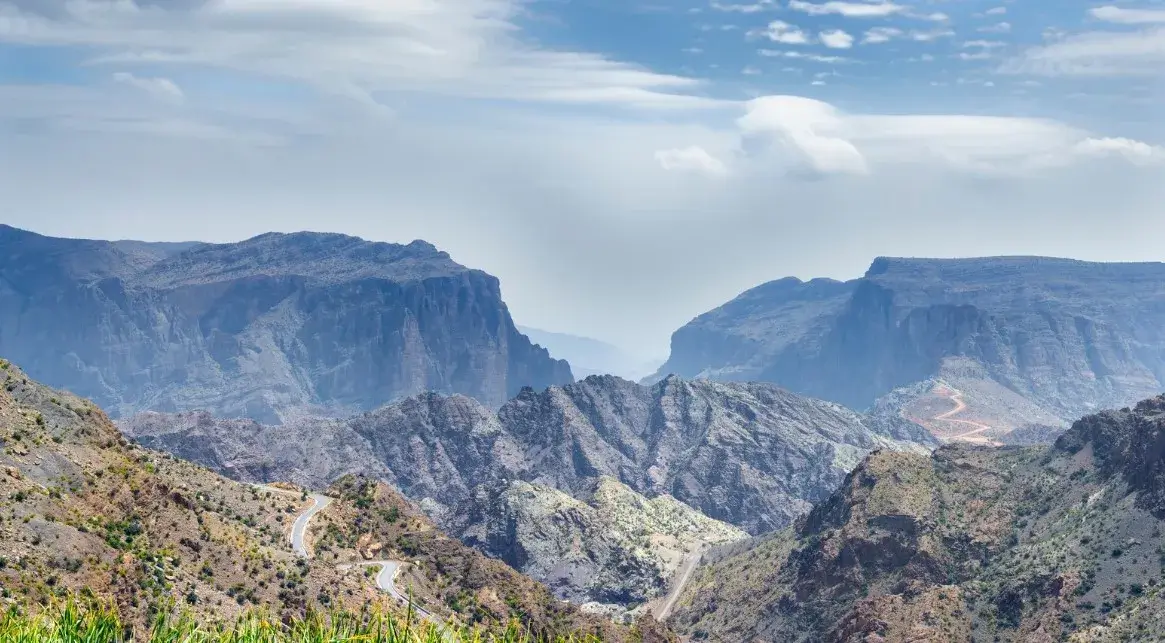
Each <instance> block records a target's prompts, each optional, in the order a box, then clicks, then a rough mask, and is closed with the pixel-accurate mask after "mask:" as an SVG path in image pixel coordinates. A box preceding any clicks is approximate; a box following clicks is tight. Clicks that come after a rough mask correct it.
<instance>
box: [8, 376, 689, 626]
mask: <svg viewBox="0 0 1165 643" xmlns="http://www.w3.org/2000/svg"><path fill="white" fill-rule="evenodd" d="M0 444H2V445H3V447H4V448H3V450H2V451H0V498H2V499H3V500H2V502H3V506H4V517H3V520H0V542H2V543H3V547H2V548H0V587H3V594H4V604H5V606H4V610H5V612H7V611H9V610H10V609H11V610H17V609H19V611H22V612H32V613H36V612H37V611H39V609H38V608H39V607H41V606H44V605H51V604H53V603H54V602H56V601H60V600H62V599H63V598H65V597H67V596H68V597H76V598H78V599H82V597H84V598H83V599H82V600H81V601H80V602H81V603H82V604H85V603H87V602H88V600H89V599H90V598H91V599H94V600H96V601H98V602H100V604H101V605H103V606H104V605H109V606H111V607H113V608H114V609H116V610H117V611H118V612H119V614H120V616H121V618H122V620H123V621H124V622H125V623H126V624H128V625H130V626H132V627H134V628H136V632H137V637H135V638H134V639H133V640H145V639H146V638H148V637H146V636H144V634H145V633H146V632H148V628H149V627H150V626H151V625H152V621H153V619H154V618H155V617H156V616H157V614H158V610H163V611H165V610H169V609H171V608H175V607H176V606H180V608H181V610H183V611H184V612H185V613H188V614H190V615H191V616H193V617H194V618H195V620H196V621H197V622H199V623H200V624H202V623H212V622H216V621H221V622H228V623H229V622H232V621H233V620H234V619H235V618H236V617H237V616H239V615H240V614H242V613H244V612H245V611H247V610H251V609H256V608H257V609H260V610H262V611H263V613H264V614H265V615H266V616H265V618H266V617H272V618H274V619H283V618H287V617H299V618H302V617H304V616H305V615H306V614H307V613H308V612H309V611H318V610H320V609H327V608H333V609H344V610H347V611H349V612H351V613H361V611H362V610H369V609H375V610H400V609H401V608H400V606H399V605H398V604H397V602H396V601H395V600H394V599H393V598H391V597H390V596H389V595H388V594H387V593H383V592H378V591H376V585H375V584H374V580H373V578H371V577H370V575H369V574H367V573H366V571H370V568H365V567H353V566H351V563H359V562H362V561H365V560H368V559H372V558H373V556H375V559H376V560H392V561H399V562H400V568H399V571H398V572H397V580H396V582H397V583H399V585H400V586H401V587H409V588H410V590H411V593H410V594H411V596H412V597H413V599H414V600H416V601H417V603H418V604H420V605H421V606H423V607H424V608H427V609H428V610H429V611H431V612H432V613H434V614H435V615H436V616H437V617H438V618H440V619H456V620H457V621H459V622H460V623H464V624H467V625H468V624H473V623H479V624H482V625H484V626H486V627H491V626H492V627H495V628H496V627H497V624H498V623H507V622H509V621H510V619H520V621H521V624H522V626H523V628H524V629H525V628H528V629H529V630H530V631H531V632H533V633H542V634H560V635H564V636H565V635H572V634H581V633H598V634H600V635H601V638H602V640H604V641H632V640H634V641H654V642H656V643H661V642H662V641H664V640H668V638H667V637H666V636H665V637H648V636H640V635H639V634H633V633H632V632H631V631H629V629H628V628H625V627H621V626H618V625H615V624H613V623H611V622H610V621H609V620H607V619H601V618H596V617H594V616H591V615H587V614H584V613H582V612H581V611H580V610H579V609H577V608H575V607H574V606H571V605H567V604H564V603H562V602H561V601H559V600H558V599H556V598H555V597H554V596H553V595H552V594H551V593H550V592H549V591H548V590H547V588H546V587H544V586H542V585H540V584H538V583H537V582H535V581H532V580H530V579H529V578H526V577H524V576H522V575H521V574H518V573H517V572H515V571H514V570H513V569H511V568H510V567H509V566H507V565H505V564H502V563H501V562H498V561H496V560H490V559H488V558H486V557H485V556H483V555H481V554H480V553H478V552H477V551H475V550H473V549H471V548H469V547H466V546H465V545H463V544H461V543H460V542H459V541H457V540H455V539H452V538H449V537H448V536H446V535H444V534H442V533H441V532H440V531H438V530H437V529H436V527H435V526H434V525H433V523H432V522H430V521H429V519H428V518H426V517H425V516H424V515H423V514H422V513H421V512H420V511H418V510H417V509H416V508H415V507H414V506H412V505H411V504H410V503H408V502H407V501H406V500H405V499H404V498H402V497H401V496H400V494H399V493H398V492H396V491H394V490H393V489H391V488H389V487H388V486H387V485H384V484H381V483H376V482H373V481H370V480H366V479H358V478H355V477H353V476H347V477H344V478H342V479H340V480H338V481H337V482H336V484H335V485H332V486H331V487H330V488H328V489H326V490H325V489H322V488H321V489H319V490H318V491H321V492H324V493H327V494H328V495H329V496H331V497H332V498H333V499H334V501H333V502H331V503H330V504H329V505H327V507H326V508H325V509H323V510H322V511H320V512H319V513H317V514H316V515H315V517H314V518H312V519H311V521H310V523H308V525H307V527H306V529H305V531H304V537H305V541H306V542H307V543H308V544H309V547H310V549H311V551H312V556H310V557H308V558H301V557H300V556H297V555H296V553H295V552H294V551H293V550H292V547H291V546H290V543H289V535H290V534H291V529H292V523H293V522H295V520H296V516H299V515H304V513H305V511H306V510H307V509H308V508H309V507H310V506H312V504H313V501H309V500H308V497H307V493H306V491H305V490H304V491H302V492H301V490H299V489H295V488H294V487H289V486H288V485H282V487H283V488H284V489H286V490H287V491H289V492H290V493H284V492H279V491H273V490H271V489H259V488H256V487H254V486H252V485H249V484H240V483H238V482H235V481H232V480H229V479H226V478H223V477H222V476H220V475H218V474H215V473H212V472H211V471H208V470H206V469H204V468H202V467H198V466H195V465H193V464H191V463H189V462H185V461H182V460H179V459H176V458H174V457H173V456H170V455H167V454H163V453H158V452H156V451H151V450H148V449H144V448H141V447H140V446H138V445H136V444H132V443H129V442H127V441H126V440H125V439H124V438H123V437H122V436H121V435H120V434H119V433H118V431H117V429H116V427H114V425H113V424H112V423H111V422H110V421H109V419H108V418H107V417H106V415H105V414H104V413H103V412H102V411H101V410H100V409H99V408H97V407H96V406H94V405H93V404H92V403H91V402H89V401H87V400H82V399H80V398H77V397H75V396H73V395H71V394H69V393H66V392H61V391H56V390H53V389H50V388H48V387H45V386H43V385H41V384H39V383H37V382H36V381H34V380H32V379H29V378H28V376H27V375H26V374H25V373H24V372H22V371H21V370H20V369H18V368H17V366H16V365H14V364H10V363H9V362H7V361H6V360H3V359H0ZM346 564H347V565H346ZM645 626H647V627H648V628H649V629H650V626H651V623H650V622H648V623H645ZM656 627H658V626H656ZM11 636H12V633H11V632H10V631H7V630H4V628H3V627H2V626H0V639H2V640H5V641H10V640H13V639H12V638H11ZM61 637H63V638H61ZM29 640H31V639H29ZM52 640H71V639H69V637H68V636H67V635H63V634H62V635H60V637H57V638H54V639H52ZM90 640H102V641H113V640H121V632H111V633H109V635H108V638H101V639H90Z"/></svg>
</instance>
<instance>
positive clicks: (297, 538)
mask: <svg viewBox="0 0 1165 643" xmlns="http://www.w3.org/2000/svg"><path fill="white" fill-rule="evenodd" d="M255 486H256V487H258V488H259V489H262V490H263V491H270V492H272V493H282V494H285V495H289V496H301V497H302V496H303V494H302V493H301V492H298V491H290V490H288V489H280V488H279V487H271V486H268V485H263V484H261V485H255ZM308 498H310V499H311V506H310V507H308V508H307V511H305V512H303V513H301V514H299V516H298V517H297V518H296V519H295V524H293V525H292V526H291V549H292V550H293V551H294V552H295V553H296V555H298V556H302V557H304V558H311V552H309V551H308V550H307V546H306V545H304V543H303V536H304V534H305V533H307V526H308V523H310V522H311V519H312V518H314V517H315V515H316V514H318V513H319V512H321V511H323V510H324V509H325V508H326V507H327V506H328V505H330V504H332V498H329V497H327V496H324V495H320V494H318V493H313V494H311V495H309V496H308Z"/></svg>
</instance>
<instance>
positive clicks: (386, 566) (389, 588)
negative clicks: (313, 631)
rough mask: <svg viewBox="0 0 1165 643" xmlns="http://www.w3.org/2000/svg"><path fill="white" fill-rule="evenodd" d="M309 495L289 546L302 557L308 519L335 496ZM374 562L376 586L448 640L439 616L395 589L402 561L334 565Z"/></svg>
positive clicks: (308, 554)
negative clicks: (406, 606) (439, 631)
mask: <svg viewBox="0 0 1165 643" xmlns="http://www.w3.org/2000/svg"><path fill="white" fill-rule="evenodd" d="M256 486H257V487H258V488H259V489H262V490H264V491H271V492H273V493H283V494H288V495H295V496H302V495H303V494H302V493H299V492H295V491H289V490H287V489H280V488H279V487H269V486H267V485H256ZM308 497H309V498H311V501H312V504H311V506H310V507H308V508H307V511H304V512H303V513H301V514H300V515H299V516H298V517H296V519H295V524H293V525H292V526H291V548H292V549H293V550H295V553H296V554H298V555H299V556H302V557H304V558H310V557H311V552H309V551H308V549H307V547H306V546H305V545H304V543H303V536H304V533H306V531H307V526H308V523H310V522H311V519H312V518H313V517H314V516H315V515H316V514H318V513H319V512H321V511H323V510H324V509H326V508H327V506H328V505H330V504H332V500H334V499H333V498H329V497H328V496H324V495H321V494H318V493H313V494H311V495H310V496H308ZM373 565H376V566H379V567H380V572H379V573H377V574H376V586H377V587H378V588H379V589H380V590H381V591H383V592H387V593H388V595H389V596H392V597H393V598H395V599H396V600H398V601H400V602H401V603H402V604H404V605H412V609H413V612H414V613H415V614H417V615H418V616H420V617H421V618H423V619H425V620H428V621H430V622H432V623H433V624H434V625H436V626H437V627H438V628H440V630H441V632H442V635H443V637H444V638H445V639H447V640H448V639H450V634H449V632H448V630H446V629H445V626H444V625H443V624H442V623H441V621H440V620H439V619H437V618H436V617H434V616H433V614H432V613H430V612H429V611H428V610H426V609H425V608H423V607H421V606H420V605H417V604H416V602H415V601H412V600H410V599H409V597H408V596H407V595H405V594H403V593H402V592H401V591H400V590H399V589H397V587H396V575H397V573H398V572H400V568H401V566H402V565H404V563H403V562H401V561H397V560H370V561H365V562H359V563H355V564H354V565H353V564H346V565H337V566H336V567H337V569H349V568H351V567H353V566H358V567H370V566H373Z"/></svg>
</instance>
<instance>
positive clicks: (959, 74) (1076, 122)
mask: <svg viewBox="0 0 1165 643" xmlns="http://www.w3.org/2000/svg"><path fill="white" fill-rule="evenodd" d="M0 222H2V223H8V224H11V225H15V226H18V227H23V228H27V229H31V230H35V231H37V232H41V233H44V234H51V235H59V236H71V237H91V238H111V239H123V238H133V239H144V240H203V241H219V242H221V241H234V240H240V239H243V238H247V237H249V236H253V235H255V234H259V233H262V232H266V231H270V230H279V231H295V230H319V231H331V232H343V233H348V234H353V235H358V236H362V237H364V238H367V239H374V240H378V241H392V242H402V243H407V242H408V241H411V240H413V239H418V238H420V239H425V240H427V241H430V242H431V243H434V244H436V245H437V246H438V247H440V248H442V249H443V250H446V251H448V252H449V253H450V254H451V255H452V256H453V258H454V259H456V260H457V261H459V262H461V263H463V264H465V265H468V266H471V267H474V268H480V269H483V270H486V271H488V272H490V273H492V274H494V275H496V276H498V277H499V278H500V279H501V282H502V289H503V294H504V296H505V298H506V301H507V303H508V305H509V307H510V309H511V312H512V313H513V315H514V317H515V318H516V319H517V321H518V322H519V323H522V324H525V325H528V326H533V327H538V328H544V329H548V330H553V331H559V332H566V333H573V334H578V335H586V336H590V337H596V338H599V339H602V340H605V341H608V342H611V343H614V344H616V345H619V346H621V347H623V348H624V349H626V350H628V351H629V352H631V353H633V354H636V355H639V356H643V357H648V358H651V357H662V356H665V355H666V352H667V346H668V338H669V336H670V334H671V332H672V331H673V330H675V329H676V328H678V327H679V326H681V325H682V324H684V323H686V322H687V321H688V320H689V319H691V318H692V317H694V316H696V315H698V314H700V313H702V312H704V311H706V310H709V309H711V308H714V307H715V306H717V305H719V304H721V303H723V302H725V301H727V300H729V299H731V298H732V297H733V296H735V295H736V294H738V293H739V292H741V291H743V290H745V289H747V288H750V287H752V286H755V285H758V284H760V283H763V282H765V281H769V280H772V279H776V278H780V277H784V276H788V275H793V276H799V277H802V278H811V277H815V276H828V277H835V278H854V277H857V276H860V275H861V274H862V273H863V272H864V270H865V269H866V267H867V266H868V265H869V263H870V262H871V261H872V259H873V258H874V257H876V256H880V255H891V256H939V257H943V256H948V257H949V256H978V255H997V254H1040V255H1055V256H1068V257H1075V258H1080V259H1089V260H1100V261H1126V260H1158V259H1160V258H1161V255H1162V253H1161V248H1162V245H1161V241H1160V240H1161V239H1162V238H1165V3H1163V2H1161V1H1159V0H1140V1H1129V2H1124V1H1120V2H1116V1H1114V2H1098V3H1093V2H1085V1H1082V0H1055V2H1051V1H1046V0H1038V1H1037V0H874V1H867V0H854V1H843V0H756V1H755V2H751V1H749V0H741V1H740V2H730V1H719V0H715V1H711V2H709V1H708V0H676V1H669V0H0Z"/></svg>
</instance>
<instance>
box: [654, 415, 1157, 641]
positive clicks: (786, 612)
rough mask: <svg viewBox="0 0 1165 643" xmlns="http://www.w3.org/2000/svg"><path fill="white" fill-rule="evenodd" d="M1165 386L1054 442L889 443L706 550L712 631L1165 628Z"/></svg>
mask: <svg viewBox="0 0 1165 643" xmlns="http://www.w3.org/2000/svg"><path fill="white" fill-rule="evenodd" d="M1163 520H1165V396H1162V397H1158V398H1154V399H1151V400H1148V401H1145V402H1142V403H1141V404H1139V405H1137V407H1136V408H1135V409H1131V410H1130V409H1124V410H1121V411H1111V412H1105V413H1101V414H1098V415H1093V416H1089V417H1086V418H1084V419H1082V420H1079V421H1078V422H1076V423H1075V424H1074V425H1073V427H1072V428H1071V429H1070V430H1069V431H1068V432H1067V433H1066V434H1065V435H1064V436H1062V437H1061V438H1060V439H1059V440H1058V441H1057V442H1056V444H1055V445H1054V446H1051V447H1028V448H1003V449H989V448H983V447H972V446H951V447H944V448H942V449H940V450H939V451H937V452H935V454H934V455H933V457H930V458H927V457H922V456H918V455H914V454H905V453H888V452H880V453H877V454H874V455H872V456H870V457H869V458H868V459H867V460H866V461H865V462H864V463H863V464H862V465H861V466H860V467H858V469H857V470H856V471H854V473H853V474H852V475H851V476H850V477H849V478H848V479H847V480H846V482H845V484H844V485H843V486H842V487H841V489H840V490H839V491H838V492H837V493H836V494H834V495H833V496H832V497H831V498H829V499H828V500H826V501H824V502H822V503H820V504H818V505H817V506H816V507H815V508H814V509H813V511H812V512H811V513H810V514H809V515H808V516H806V517H805V518H803V519H801V520H799V521H798V522H797V524H796V526H795V527H794V528H792V529H789V530H786V531H783V532H779V533H777V534H775V535H772V536H769V537H766V538H763V539H761V540H759V541H755V542H752V543H749V544H747V545H742V546H739V547H736V548H726V549H722V550H720V551H718V552H716V553H714V554H712V555H710V556H709V557H707V558H706V561H707V564H706V566H704V567H703V568H701V569H700V570H698V571H697V572H696V574H695V576H694V578H693V580H692V582H691V583H690V584H689V586H688V588H687V589H686V590H685V592H684V594H683V595H682V596H681V598H680V601H679V608H678V613H677V614H676V616H675V618H674V619H673V620H672V623H673V624H674V625H675V626H676V627H678V628H680V629H681V630H682V631H683V632H686V633H688V634H690V635H691V636H692V637H693V638H694V639H696V640H710V641H724V642H728V641H732V642H733V643H736V642H739V641H768V642H773V643H775V642H781V643H784V642H787V641H838V642H841V641H848V642H855V643H856V642H859V641H883V640H884V641H906V640H927V641H951V642H954V641H968V640H970V641H1058V640H1071V641H1129V640H1138V641H1140V640H1157V639H1156V638H1155V637H1158V636H1159V634H1160V633H1161V632H1163V631H1165V592H1163V589H1165V586H1163V585H1162V583H1163V581H1165V540H1163V539H1162V527H1163V524H1162V522H1163Z"/></svg>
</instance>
